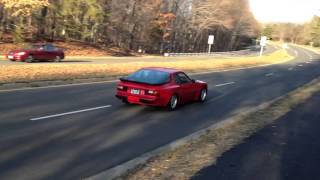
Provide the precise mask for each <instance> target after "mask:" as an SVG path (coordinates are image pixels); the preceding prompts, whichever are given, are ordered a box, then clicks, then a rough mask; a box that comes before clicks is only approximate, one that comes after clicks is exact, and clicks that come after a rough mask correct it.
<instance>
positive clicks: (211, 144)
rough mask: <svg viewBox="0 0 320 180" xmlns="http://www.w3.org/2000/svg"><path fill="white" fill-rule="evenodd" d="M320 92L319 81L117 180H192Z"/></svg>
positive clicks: (228, 123) (225, 124)
mask: <svg viewBox="0 0 320 180" xmlns="http://www.w3.org/2000/svg"><path fill="white" fill-rule="evenodd" d="M319 91H320V79H316V80H314V81H312V82H311V83H309V84H307V85H305V86H303V87H301V88H299V89H297V90H295V91H293V92H291V93H289V94H288V95H286V96H284V97H281V98H278V99H276V100H275V101H273V103H271V104H270V105H268V106H267V107H266V108H264V109H262V110H258V111H256V112H254V113H249V114H244V115H239V116H237V117H236V118H232V119H229V120H227V121H224V122H222V123H223V125H221V126H217V128H215V129H213V130H208V131H207V134H205V135H203V136H201V137H200V138H198V139H195V140H192V141H191V142H189V143H187V144H185V145H183V146H181V147H179V148H176V149H175V150H173V151H170V152H164V153H162V154H160V155H158V156H156V157H153V158H151V159H150V160H149V161H148V162H147V163H146V164H144V165H141V166H140V167H137V168H136V169H135V170H133V171H131V172H129V173H127V174H126V175H124V176H122V177H119V178H117V179H119V180H120V179H133V180H144V179H146V180H147V179H159V180H162V179H172V180H183V179H189V178H190V177H192V176H193V175H195V173H196V172H198V171H199V170H200V169H202V168H204V167H207V166H209V165H212V164H214V163H215V162H216V161H217V158H218V157H220V156H222V155H223V153H224V152H226V151H228V150H230V149H231V148H232V147H234V146H235V145H237V144H239V143H241V142H243V140H244V139H246V138H247V137H249V136H251V135H252V134H253V133H255V132H257V131H259V130H260V129H262V128H263V127H265V126H266V125H268V124H271V123H272V122H274V121H275V120H277V119H279V118H280V117H282V116H284V115H285V114H287V113H288V112H290V111H291V110H292V109H293V108H294V107H296V106H297V105H299V104H301V103H303V102H305V101H306V100H307V99H308V98H310V97H312V95H313V94H315V93H317V92H319Z"/></svg>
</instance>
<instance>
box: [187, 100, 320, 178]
mask: <svg viewBox="0 0 320 180" xmlns="http://www.w3.org/2000/svg"><path fill="white" fill-rule="evenodd" d="M319 107H320V94H317V95H315V96H314V97H313V98H311V99H310V100H309V101H307V102H306V103H305V104H303V105H300V106H298V107H297V108H295V109H293V110H292V111H291V112H290V113H288V114H287V115H285V116H284V117H282V118H280V119H279V120H277V121H276V122H275V123H274V124H272V125H270V126H268V127H266V128H264V129H263V130H261V131H259V132H258V133H256V134H255V135H254V136H252V137H250V138H248V139H247V140H246V141H245V142H244V143H243V144H240V145H238V146H236V147H235V148H233V149H232V150H230V151H228V152H226V153H225V154H224V155H223V156H222V157H221V158H220V159H218V163H217V164H216V165H212V166H210V167H207V168H204V169H203V170H201V171H200V172H198V173H197V175H196V176H194V177H193V178H192V180H212V179H219V180H302V179H305V180H308V179H320V172H319V164H320V155H319V152H320V139H319V137H320V131H319V127H320V121H319V118H320V112H319Z"/></svg>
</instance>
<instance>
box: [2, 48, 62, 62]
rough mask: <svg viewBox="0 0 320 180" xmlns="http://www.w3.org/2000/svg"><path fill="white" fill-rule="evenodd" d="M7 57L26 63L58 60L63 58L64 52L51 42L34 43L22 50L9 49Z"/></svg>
mask: <svg viewBox="0 0 320 180" xmlns="http://www.w3.org/2000/svg"><path fill="white" fill-rule="evenodd" d="M7 58H8V59H9V60H11V61H25V62H28V63H32V62H34V61H49V60H54V61H56V62H60V61H62V60H63V59H64V52H63V50H62V49H60V48H57V47H55V46H53V45H52V44H34V45H30V46H28V47H26V48H25V49H22V50H16V51H10V52H9V53H8V54H7Z"/></svg>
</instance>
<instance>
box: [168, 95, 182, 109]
mask: <svg viewBox="0 0 320 180" xmlns="http://www.w3.org/2000/svg"><path fill="white" fill-rule="evenodd" d="M178 103H179V99H178V96H177V95H173V96H172V97H171V98H170V101H169V103H168V109H169V110H170V111H174V110H176V109H177V106H178Z"/></svg>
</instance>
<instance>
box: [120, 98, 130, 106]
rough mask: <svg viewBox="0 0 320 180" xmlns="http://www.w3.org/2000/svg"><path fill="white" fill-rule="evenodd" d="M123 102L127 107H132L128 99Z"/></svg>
mask: <svg viewBox="0 0 320 180" xmlns="http://www.w3.org/2000/svg"><path fill="white" fill-rule="evenodd" d="M122 102H123V103H124V104H126V105H131V103H130V102H129V101H128V100H126V99H122Z"/></svg>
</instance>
